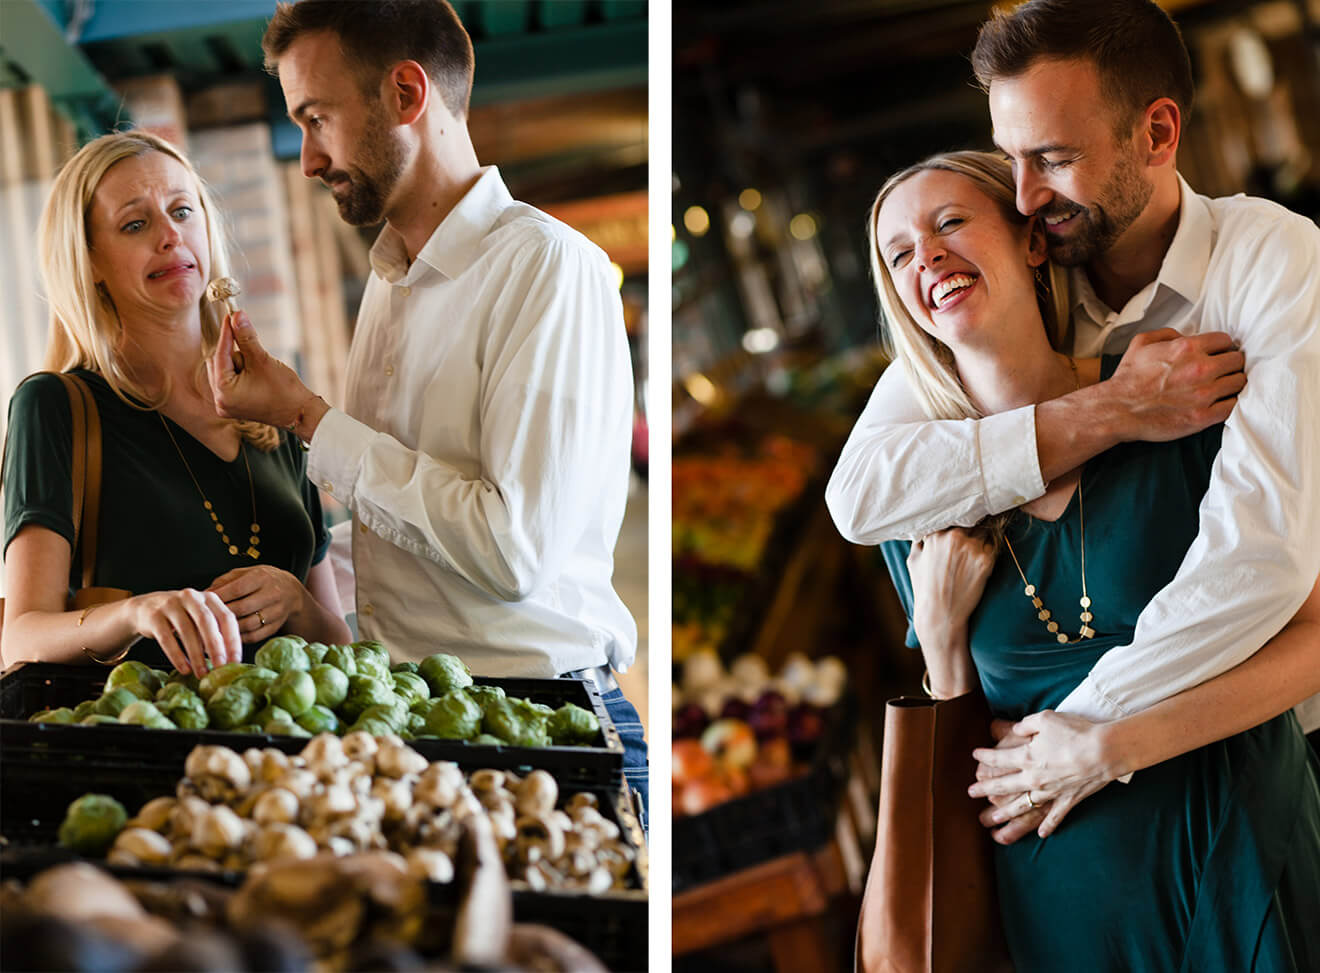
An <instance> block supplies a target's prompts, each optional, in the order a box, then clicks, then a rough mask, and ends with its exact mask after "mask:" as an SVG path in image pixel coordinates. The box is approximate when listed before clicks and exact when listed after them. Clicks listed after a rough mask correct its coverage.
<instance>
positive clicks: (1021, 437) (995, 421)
mask: <svg viewBox="0 0 1320 973" xmlns="http://www.w3.org/2000/svg"><path fill="white" fill-rule="evenodd" d="M976 430H977V432H976V447H977V450H978V451H979V453H980V459H981V476H982V478H983V480H984V489H985V505H986V509H988V510H989V511H990V512H991V513H995V514H997V513H1003V512H1004V511H1005V510H1009V509H1011V508H1013V507H1020V506H1022V504H1024V503H1027V502H1028V501H1030V500H1035V499H1036V498H1037V497H1039V496H1040V495H1041V494H1043V493H1044V492H1045V481H1044V480H1043V479H1041V475H1040V457H1039V456H1038V455H1037V453H1036V407H1035V406H1034V405H1026V406H1023V407H1022V408H1020V409H1013V410H1012V411H1010V412H1000V413H996V414H995V415H989V416H986V417H985V418H984V419H981V420H980V421H979V422H978V423H977V424H976Z"/></svg>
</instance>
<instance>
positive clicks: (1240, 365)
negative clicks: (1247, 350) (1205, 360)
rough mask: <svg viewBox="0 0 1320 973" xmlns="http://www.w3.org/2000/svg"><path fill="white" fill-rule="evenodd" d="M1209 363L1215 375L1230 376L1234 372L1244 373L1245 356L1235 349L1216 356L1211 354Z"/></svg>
mask: <svg viewBox="0 0 1320 973" xmlns="http://www.w3.org/2000/svg"><path fill="white" fill-rule="evenodd" d="M1210 361H1211V363H1212V364H1213V365H1214V369H1215V374H1216V375H1230V374H1232V373H1234V372H1241V371H1244V370H1245V369H1246V367H1247V356H1246V355H1244V354H1242V352H1240V351H1238V349H1237V348H1236V347H1233V348H1230V349H1229V350H1228V351H1223V352H1219V353H1217V354H1215V353H1212V354H1211V355H1210Z"/></svg>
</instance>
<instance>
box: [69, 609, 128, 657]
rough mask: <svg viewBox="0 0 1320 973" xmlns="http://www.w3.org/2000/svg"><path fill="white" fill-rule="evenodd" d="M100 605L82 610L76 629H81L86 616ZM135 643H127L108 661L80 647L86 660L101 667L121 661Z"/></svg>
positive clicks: (84, 647)
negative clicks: (85, 655)
mask: <svg viewBox="0 0 1320 973" xmlns="http://www.w3.org/2000/svg"><path fill="white" fill-rule="evenodd" d="M102 604H104V602H99V601H98V602H96V603H94V604H91V605H88V606H87V607H86V608H84V609H83V610H82V614H81V615H79V616H78V628H82V623H83V622H85V621H86V620H87V616H88V615H90V614H91V613H92V609H93V608H100V607H101V605H102ZM136 642H137V639H133V641H132V642H129V643H128V644H127V645H126V646H124V647H123V648H122V649H120V650H119V653H118V654H117V655H113V656H111V657H110V658H108V659H102V658H101V657H100V656H99V655H97V654H96V653H94V652H93V651H92V650H91V649H89V648H88V647H87V646H85V645H84V646H83V647H82V650H83V652H85V653H86V654H87V658H89V659H91V660H92V661H93V662H95V663H98V664H100V665H103V666H112V665H114V664H115V663H116V662H118V661H119V660H120V659H122V658H123V657H124V656H126V655H128V650H129V649H131V648H132V647H133V645H134V644H135V643H136Z"/></svg>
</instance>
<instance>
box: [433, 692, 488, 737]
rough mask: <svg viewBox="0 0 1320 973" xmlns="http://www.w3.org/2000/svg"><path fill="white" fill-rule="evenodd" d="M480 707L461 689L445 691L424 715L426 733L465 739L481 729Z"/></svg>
mask: <svg viewBox="0 0 1320 973" xmlns="http://www.w3.org/2000/svg"><path fill="white" fill-rule="evenodd" d="M481 715H482V714H481V707H480V706H478V705H477V702H476V700H474V699H473V698H472V697H471V696H469V695H468V694H467V693H465V692H463V691H462V690H461V689H455V690H453V691H452V692H448V693H445V694H444V695H443V696H441V697H440V698H439V699H437V700H436V701H435V702H434V703H433V704H432V706H431V709H430V711H429V712H428V713H427V714H426V717H425V726H426V731H425V732H426V733H427V734H429V735H431V736H438V737H443V738H444V739H446V740H466V739H467V738H468V737H470V736H473V735H475V734H476V733H477V731H478V730H480V729H481Z"/></svg>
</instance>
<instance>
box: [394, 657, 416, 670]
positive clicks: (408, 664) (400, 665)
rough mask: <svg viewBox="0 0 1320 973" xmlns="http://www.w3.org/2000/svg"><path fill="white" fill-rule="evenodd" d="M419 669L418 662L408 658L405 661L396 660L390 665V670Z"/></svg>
mask: <svg viewBox="0 0 1320 973" xmlns="http://www.w3.org/2000/svg"><path fill="white" fill-rule="evenodd" d="M417 669H418V666H417V663H416V662H413V661H412V660H411V659H406V660H404V661H403V662H396V663H394V665H392V666H390V672H411V673H416V672H417Z"/></svg>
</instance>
